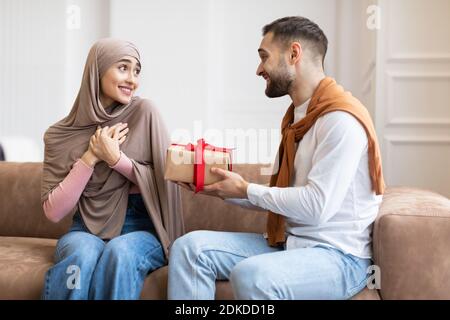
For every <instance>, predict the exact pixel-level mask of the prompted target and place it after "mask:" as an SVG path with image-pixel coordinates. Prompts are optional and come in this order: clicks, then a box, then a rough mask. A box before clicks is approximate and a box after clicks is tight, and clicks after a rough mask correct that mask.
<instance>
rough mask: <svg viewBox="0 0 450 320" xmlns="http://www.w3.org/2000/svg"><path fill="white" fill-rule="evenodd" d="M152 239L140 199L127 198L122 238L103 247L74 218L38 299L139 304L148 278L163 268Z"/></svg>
mask: <svg viewBox="0 0 450 320" xmlns="http://www.w3.org/2000/svg"><path fill="white" fill-rule="evenodd" d="M155 235H156V233H155V231H154V227H153V224H152V222H151V220H150V217H149V216H148V213H147V210H146V209H145V205H144V203H143V201H142V197H141V195H140V194H132V195H129V198H128V208H127V212H126V218H125V223H124V226H123V228H122V232H121V235H120V236H118V237H116V238H113V239H112V240H110V241H107V242H105V241H103V240H102V239H100V238H99V237H97V236H95V235H93V234H91V233H89V232H88V230H87V229H86V227H85V225H84V223H83V221H82V219H81V216H80V215H79V214H76V215H75V216H74V219H73V224H72V227H71V229H70V231H69V232H68V233H67V234H65V235H64V236H63V237H62V238H61V239H59V241H58V244H57V246H56V252H55V265H54V266H53V267H52V268H50V269H49V270H48V271H47V274H46V275H45V286H44V291H43V294H42V297H43V299H139V296H140V294H141V290H142V287H143V284H144V280H145V278H146V276H147V274H148V273H149V272H151V271H153V270H155V269H157V268H159V267H161V266H163V265H164V263H165V259H164V253H163V251H162V248H161V244H160V242H159V240H158V238H157V237H156V236H155Z"/></svg>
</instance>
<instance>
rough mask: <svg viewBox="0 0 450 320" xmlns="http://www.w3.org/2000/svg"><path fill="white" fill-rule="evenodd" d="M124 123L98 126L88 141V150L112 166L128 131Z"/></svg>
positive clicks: (117, 158)
mask: <svg viewBox="0 0 450 320" xmlns="http://www.w3.org/2000/svg"><path fill="white" fill-rule="evenodd" d="M127 126H128V125H127V124H126V123H118V124H116V125H114V126H112V127H108V126H106V127H104V128H100V127H99V128H98V129H97V131H96V132H95V134H94V135H93V136H92V137H91V140H90V141H89V149H88V151H89V150H92V152H93V153H94V156H95V157H97V158H98V159H99V161H105V162H106V163H107V164H108V165H109V166H114V165H115V164H116V163H117V161H119V159H120V145H121V144H122V143H124V141H125V140H126V138H127V136H126V134H127V133H128V131H129V130H128V128H127Z"/></svg>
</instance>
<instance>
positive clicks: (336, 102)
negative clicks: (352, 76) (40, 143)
mask: <svg viewBox="0 0 450 320" xmlns="http://www.w3.org/2000/svg"><path fill="white" fill-rule="evenodd" d="M294 108H295V107H294V105H291V106H290V107H289V109H288V110H287V112H286V114H285V116H284V118H283V121H282V123H281V132H282V135H283V137H282V141H281V143H280V147H279V149H278V155H279V158H278V159H279V163H278V168H279V170H278V172H275V173H274V174H273V175H272V177H271V179H270V186H271V187H272V186H276V187H288V186H290V181H291V176H292V173H293V169H294V157H295V153H296V149H295V143H297V142H299V141H300V140H302V138H303V136H304V135H305V134H306V132H308V130H309V129H310V128H311V127H312V126H313V125H314V123H315V122H316V120H317V119H318V118H319V117H321V116H323V115H325V114H327V113H328V112H333V111H345V112H348V113H350V114H351V115H352V116H354V117H355V118H356V119H357V120H358V121H359V122H360V123H361V125H362V126H363V127H364V129H365V131H366V134H367V139H368V153H369V173H370V179H371V181H372V189H373V190H374V191H375V192H376V194H377V195H378V194H383V192H384V187H385V185H384V180H383V173H382V170H381V154H380V149H379V146H378V141H377V135H376V133H375V128H374V126H373V123H372V119H371V118H370V115H369V112H368V111H367V109H366V108H365V107H364V106H363V105H362V104H361V102H359V101H358V100H357V99H356V98H355V97H353V96H352V95H351V93H350V92H347V91H344V89H343V88H342V87H341V86H340V85H338V84H336V81H335V80H334V79H332V78H329V77H327V78H324V79H323V80H322V81H321V82H320V83H319V85H318V87H317V88H316V90H315V91H314V94H313V96H312V97H311V101H310V103H309V105H308V109H307V110H306V116H305V117H304V118H303V119H301V120H300V121H298V122H296V123H295V124H292V122H293V121H294ZM267 234H268V242H269V245H271V246H278V245H281V244H283V243H284V242H285V222H284V217H283V216H282V215H279V214H276V213H273V212H271V211H269V212H268V217H267Z"/></svg>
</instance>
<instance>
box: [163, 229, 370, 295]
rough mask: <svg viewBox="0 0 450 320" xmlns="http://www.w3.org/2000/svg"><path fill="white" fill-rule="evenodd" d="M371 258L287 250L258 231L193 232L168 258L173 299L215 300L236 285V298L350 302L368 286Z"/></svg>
mask: <svg viewBox="0 0 450 320" xmlns="http://www.w3.org/2000/svg"><path fill="white" fill-rule="evenodd" d="M370 264H371V260H370V259H362V258H358V257H355V256H353V255H350V254H344V253H343V252H341V251H339V250H337V249H334V248H331V247H327V246H316V247H313V248H301V249H293V250H284V249H282V248H273V247H270V246H268V245H267V241H266V239H264V237H263V236H262V235H261V234H256V233H236V232H217V231H194V232H190V233H188V234H186V235H184V236H183V237H180V238H179V239H177V240H176V241H175V242H174V244H173V246H172V248H171V251H170V258H169V283H168V298H169V299H176V300H178V299H187V300H191V299H214V294H215V281H216V280H226V279H229V280H230V281H231V285H232V287H233V292H234V296H235V298H236V299H246V300H248V299H259V300H266V299H270V300H274V299H348V298H350V297H352V296H353V295H355V294H356V293H358V292H359V291H361V290H362V289H363V288H364V287H365V286H366V279H367V277H368V275H367V274H366V270H367V268H368V267H369V265H370Z"/></svg>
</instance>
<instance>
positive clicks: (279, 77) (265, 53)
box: [256, 32, 295, 98]
mask: <svg viewBox="0 0 450 320" xmlns="http://www.w3.org/2000/svg"><path fill="white" fill-rule="evenodd" d="M280 46H281V45H280V44H279V43H278V42H277V41H273V33H271V32H269V33H267V34H266V35H265V36H264V38H263V39H262V41H261V45H260V46H259V49H258V53H259V57H260V58H261V63H260V64H259V66H258V69H257V70H256V74H257V75H258V76H261V77H263V78H264V79H265V80H266V91H265V93H266V96H268V97H269V98H277V97H282V96H284V95H286V94H288V93H289V90H290V88H291V86H292V83H293V82H294V80H295V72H294V71H293V70H291V68H290V67H289V65H288V64H287V62H286V54H287V51H288V50H283V49H282V48H281V47H280Z"/></svg>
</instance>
